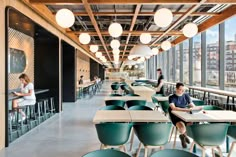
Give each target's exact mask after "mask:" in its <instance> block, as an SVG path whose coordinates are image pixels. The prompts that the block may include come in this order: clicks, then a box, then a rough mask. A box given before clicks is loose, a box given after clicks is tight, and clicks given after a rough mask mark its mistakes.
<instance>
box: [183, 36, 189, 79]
mask: <svg viewBox="0 0 236 157" xmlns="http://www.w3.org/2000/svg"><path fill="white" fill-rule="evenodd" d="M183 54H184V55H183V57H184V58H183V65H184V66H183V71H184V76H183V82H184V84H189V40H185V41H184V42H183Z"/></svg>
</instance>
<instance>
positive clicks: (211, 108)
mask: <svg viewBox="0 0 236 157" xmlns="http://www.w3.org/2000/svg"><path fill="white" fill-rule="evenodd" d="M202 108H203V110H224V109H223V108H220V107H218V106H213V105H204V106H202Z"/></svg>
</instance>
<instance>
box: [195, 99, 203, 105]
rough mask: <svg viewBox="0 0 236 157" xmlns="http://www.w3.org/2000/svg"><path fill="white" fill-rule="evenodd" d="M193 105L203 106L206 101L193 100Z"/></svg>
mask: <svg viewBox="0 0 236 157" xmlns="http://www.w3.org/2000/svg"><path fill="white" fill-rule="evenodd" d="M193 103H194V105H195V106H203V105H205V104H204V101H202V100H193Z"/></svg>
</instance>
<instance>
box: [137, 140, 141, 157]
mask: <svg viewBox="0 0 236 157" xmlns="http://www.w3.org/2000/svg"><path fill="white" fill-rule="evenodd" d="M141 146H142V143H141V142H140V143H139V147H138V150H137V153H136V157H138V156H139V153H140V150H141Z"/></svg>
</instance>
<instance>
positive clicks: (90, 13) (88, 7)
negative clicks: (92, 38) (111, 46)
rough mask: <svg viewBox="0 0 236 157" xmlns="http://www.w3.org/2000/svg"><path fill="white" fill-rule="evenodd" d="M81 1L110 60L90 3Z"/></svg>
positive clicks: (84, 0)
mask: <svg viewBox="0 0 236 157" xmlns="http://www.w3.org/2000/svg"><path fill="white" fill-rule="evenodd" d="M82 2H83V4H84V8H85V10H86V11H87V13H88V15H89V18H90V20H91V22H92V24H93V26H94V28H95V30H96V32H97V34H98V37H99V39H100V41H101V42H102V45H103V48H104V50H105V51H106V52H107V55H108V57H109V60H110V61H111V57H110V55H109V53H108V51H107V47H106V44H105V42H104V40H103V37H102V34H101V31H100V29H99V27H98V24H97V21H96V19H95V18H94V15H93V12H92V9H91V7H90V5H89V3H88V1H87V0H82Z"/></svg>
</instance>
